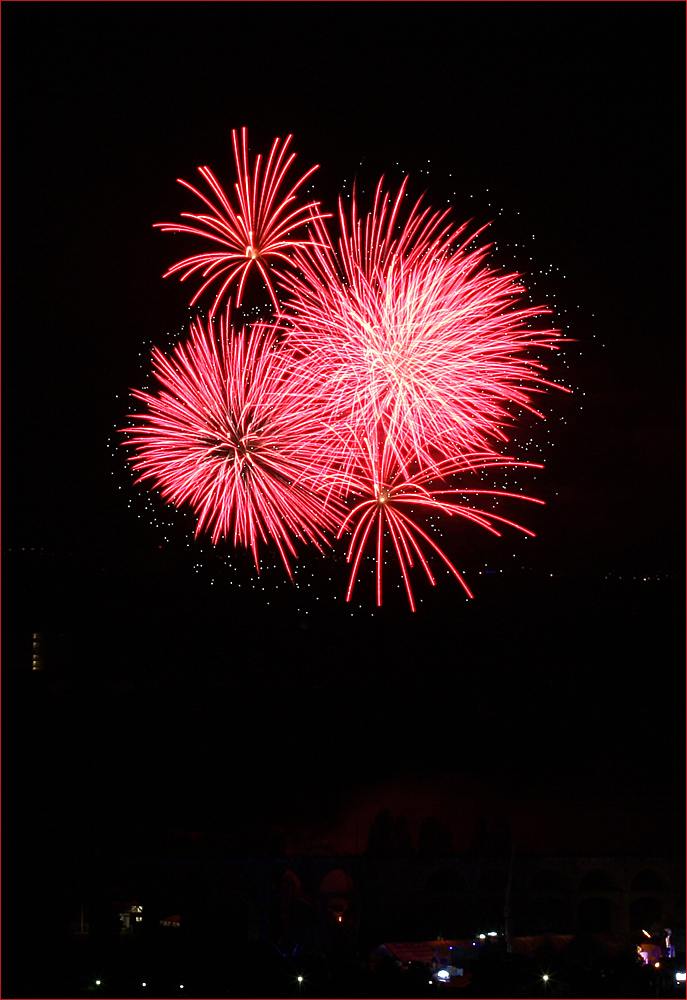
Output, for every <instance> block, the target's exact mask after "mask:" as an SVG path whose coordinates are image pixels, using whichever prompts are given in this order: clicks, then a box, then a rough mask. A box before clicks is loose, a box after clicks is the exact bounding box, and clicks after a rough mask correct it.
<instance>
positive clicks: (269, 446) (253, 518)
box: [125, 310, 342, 575]
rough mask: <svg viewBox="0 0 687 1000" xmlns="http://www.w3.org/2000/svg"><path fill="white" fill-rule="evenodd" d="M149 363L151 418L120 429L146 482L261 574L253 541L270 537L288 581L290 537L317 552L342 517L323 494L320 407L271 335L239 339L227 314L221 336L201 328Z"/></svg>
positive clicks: (325, 457)
mask: <svg viewBox="0 0 687 1000" xmlns="http://www.w3.org/2000/svg"><path fill="white" fill-rule="evenodd" d="M153 366H154V372H155V374H156V376H157V378H158V380H159V382H160V383H161V389H160V391H159V392H158V393H157V395H151V394H149V393H147V392H139V391H135V392H134V393H133V395H134V396H135V398H136V399H138V400H139V401H140V402H142V403H144V404H145V406H146V412H145V413H141V414H137V415H136V416H135V417H134V418H133V419H134V421H135V424H134V427H133V429H130V430H128V431H126V432H125V433H127V434H128V440H127V444H129V445H131V446H133V447H134V448H135V449H136V454H135V455H133V456H131V460H132V462H133V466H134V468H135V469H137V470H139V471H140V472H141V475H140V477H139V481H140V480H144V479H152V480H153V481H154V483H155V485H156V486H157V487H158V488H159V489H160V490H161V491H162V496H163V497H164V498H165V499H166V500H167V501H169V502H170V503H173V504H175V505H177V506H180V505H183V504H188V505H189V506H190V507H191V508H192V509H193V511H194V513H195V515H196V517H197V527H196V534H198V533H199V532H201V531H203V530H207V531H209V532H210V534H211V537H212V541H213V543H216V542H217V541H219V539H220V538H224V537H232V538H233V541H234V544H236V545H241V546H246V547H249V548H250V549H251V550H252V552H253V558H254V560H255V565H256V568H257V569H258V571H259V560H258V545H259V543H267V542H268V540H270V539H271V540H272V541H273V542H274V544H275V545H276V546H277V549H278V550H279V553H280V555H281V558H282V560H283V562H284V565H285V566H286V568H287V570H288V572H289V575H291V569H290V564H289V556H295V554H296V553H295V548H294V541H295V540H301V541H305V542H312V543H314V544H315V545H316V546H317V547H318V548H320V549H322V546H323V545H325V544H328V543H327V534H328V533H330V532H333V531H335V530H336V529H337V528H338V526H339V524H340V523H341V516H342V515H341V508H339V507H338V506H337V505H336V504H335V503H330V504H327V503H326V502H325V499H323V497H322V494H321V492H320V489H321V488H322V487H323V485H324V486H325V487H326V484H327V483H328V482H330V480H331V475H330V468H331V460H330V457H329V455H330V453H331V447H330V444H329V442H328V441H327V440H326V434H325V432H324V431H323V423H322V419H321V412H320V409H321V403H320V400H319V398H318V397H317V396H316V395H314V394H313V393H312V392H311V391H310V386H309V385H308V384H306V383H305V382H304V381H303V379H302V378H301V377H300V375H299V372H298V371H297V370H295V369H294V364H293V359H292V357H291V355H290V354H289V352H288V351H286V350H285V349H283V348H281V347H280V346H279V345H278V344H277V343H276V340H275V336H274V331H273V330H272V329H271V328H266V327H264V326H262V325H258V326H256V327H254V328H253V329H252V331H251V333H250V334H249V335H246V334H245V332H240V333H234V334H233V335H232V331H231V330H230V325H229V311H228V310H227V314H226V317H222V319H221V321H220V325H219V335H218V336H217V335H216V331H215V327H214V325H213V323H212V321H210V322H209V323H208V326H207V329H206V328H204V326H203V324H202V323H201V322H200V320H196V322H195V323H193V324H192V325H191V333H190V337H189V340H188V342H187V343H186V344H181V345H179V346H177V347H176V348H175V350H174V352H173V353H172V355H171V357H169V358H167V357H165V356H164V355H163V354H162V353H161V352H160V351H159V350H157V349H154V350H153Z"/></svg>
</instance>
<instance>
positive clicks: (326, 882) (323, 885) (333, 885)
mask: <svg viewBox="0 0 687 1000" xmlns="http://www.w3.org/2000/svg"><path fill="white" fill-rule="evenodd" d="M320 892H328V893H333V894H335V895H339V896H340V895H342V894H343V895H346V894H348V893H350V892H353V880H352V879H351V877H350V875H347V874H346V872H345V871H343V869H341V868H333V869H332V871H330V872H328V873H327V874H326V875H325V877H324V878H323V879H322V881H321V882H320Z"/></svg>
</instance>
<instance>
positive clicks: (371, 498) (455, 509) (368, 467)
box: [337, 435, 544, 611]
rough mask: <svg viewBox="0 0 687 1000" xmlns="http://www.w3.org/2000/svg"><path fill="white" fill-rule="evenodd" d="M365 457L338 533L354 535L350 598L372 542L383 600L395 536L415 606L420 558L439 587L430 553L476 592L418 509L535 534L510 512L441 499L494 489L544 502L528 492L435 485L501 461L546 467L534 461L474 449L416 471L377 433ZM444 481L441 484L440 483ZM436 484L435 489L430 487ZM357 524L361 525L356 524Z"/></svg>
mask: <svg viewBox="0 0 687 1000" xmlns="http://www.w3.org/2000/svg"><path fill="white" fill-rule="evenodd" d="M359 459H360V462H361V465H360V468H359V470H358V472H357V473H356V474H354V475H350V474H349V478H348V485H349V487H351V488H353V489H354V491H355V493H356V494H357V495H358V496H359V497H362V499H360V500H359V502H358V503H357V504H356V506H355V507H353V509H352V510H350V512H349V513H348V516H347V517H346V518H345V520H344V521H343V523H342V524H341V527H340V528H339V532H338V535H337V538H340V537H341V536H342V535H343V534H344V532H345V531H351V530H352V534H351V538H350V541H349V545H348V552H347V556H346V560H347V562H349V563H352V568H351V575H350V579H349V583H348V591H347V594H346V600H347V601H350V599H351V595H352V593H353V587H354V586H355V582H356V578H357V575H358V570H359V567H360V562H361V559H362V557H363V554H364V553H365V551H366V549H367V548H368V541H370V539H371V544H372V545H373V546H374V552H375V560H376V579H377V605H378V606H381V604H382V565H383V561H384V560H383V557H384V548H385V543H387V542H388V539H390V540H391V542H392V545H393V551H394V552H395V555H396V558H397V560H398V564H399V566H400V569H401V574H402V576H403V582H404V584H405V589H406V594H407V595H408V602H409V604H410V607H411V610H412V611H415V599H414V596H413V591H412V587H411V583H410V575H409V571H410V570H411V569H412V568H413V567H414V565H415V562H416V561H417V562H418V563H419V564H420V565H421V566H422V568H423V569H424V571H425V573H426V575H427V578H428V580H429V582H430V583H431V584H432V586H434V585H435V584H436V580H435V578H434V575H433V573H432V570H431V568H430V563H429V561H428V557H427V554H428V550H429V553H430V554H431V553H433V554H434V555H435V556H438V557H439V559H441V561H442V562H443V563H444V564H445V565H446V567H447V568H448V570H449V571H450V572H451V573H452V574H453V576H455V577H456V579H457V580H458V581H459V583H460V584H461V586H462V587H463V589H464V590H465V592H466V594H467V595H468V597H472V596H473V595H472V592H471V591H470V589H469V587H468V585H467V584H466V582H465V580H464V579H463V577H462V576H461V574H460V573H459V572H458V570H457V569H456V567H455V566H454V564H453V563H452V562H451V560H450V559H449V558H448V556H447V555H446V553H445V552H443V551H442V549H441V548H440V547H439V546H438V545H437V543H436V542H435V541H434V539H433V538H432V537H431V536H430V535H429V534H428V533H427V531H425V530H424V529H423V528H422V527H421V526H420V525H419V524H418V523H417V522H416V521H414V520H413V518H412V516H411V515H410V513H407V512H406V511H408V510H410V511H411V512H412V510H415V511H418V510H419V511H422V512H425V513H427V512H428V511H439V512H441V513H443V514H447V515H449V516H452V515H458V516H459V517H462V518H465V519H466V520H468V521H471V522H473V523H474V524H478V525H479V526H480V527H482V528H485V529H486V530H487V531H490V532H491V533H492V534H494V535H499V536H500V534H501V532H500V531H498V529H497V528H496V527H495V526H494V523H493V522H498V523H499V524H506V525H509V526H510V527H512V528H516V529H517V530H518V531H522V532H524V534H526V535H530V536H533V535H534V532H532V531H530V530H529V529H528V528H524V527H523V526H522V525H520V524H516V523H515V521H509V520H508V519H507V518H505V517H501V516H499V515H497V514H494V513H493V512H491V511H484V510H476V509H474V508H472V507H467V506H465V505H464V504H461V503H447V502H446V501H445V500H443V499H439V498H440V497H443V496H445V495H447V494H454V495H455V494H460V495H468V494H470V495H471V494H488V495H490V496H494V497H513V498H516V499H518V500H530V501H532V502H533V503H539V504H541V503H543V502H544V501H543V500H537V499H536V498H534V497H527V496H523V495H522V494H520V493H507V492H504V491H496V490H482V489H461V488H452V489H436V488H431V484H432V483H436V481H437V479H438V477H441V478H444V477H449V476H454V475H456V474H461V473H463V474H464V473H467V472H475V471H476V470H479V469H484V468H487V467H489V466H496V465H509V466H510V465H519V466H528V467H530V468H541V466H540V465H537V464H535V463H532V462H516V461H515V460H514V459H511V458H507V457H502V458H499V457H498V456H495V455H494V454H493V453H490V452H487V453H482V454H479V453H473V454H471V455H466V456H463V457H461V458H452V459H448V460H445V461H442V462H441V463H439V465H437V464H434V466H433V467H432V469H427V468H420V469H419V470H417V471H416V472H415V473H414V474H413V473H411V472H409V471H408V470H409V467H410V465H411V464H412V462H413V459H412V457H409V460H407V461H406V462H400V461H399V459H398V456H397V454H396V451H395V450H394V449H392V448H391V447H390V445H389V442H388V441H384V442H383V443H382V444H379V443H378V442H377V441H376V440H375V437H374V435H372V436H371V437H365V438H364V439H363V440H362V441H361V442H360V448H359ZM437 485H439V484H437ZM428 487H430V488H428ZM353 525H355V527H353Z"/></svg>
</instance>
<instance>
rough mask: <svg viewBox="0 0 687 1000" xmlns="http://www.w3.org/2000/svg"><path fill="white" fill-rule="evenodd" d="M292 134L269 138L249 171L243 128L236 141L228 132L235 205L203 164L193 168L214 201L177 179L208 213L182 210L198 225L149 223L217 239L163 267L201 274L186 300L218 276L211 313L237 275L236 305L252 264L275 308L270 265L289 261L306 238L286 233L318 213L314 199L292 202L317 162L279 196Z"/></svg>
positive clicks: (184, 273)
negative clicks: (207, 248)
mask: <svg viewBox="0 0 687 1000" xmlns="http://www.w3.org/2000/svg"><path fill="white" fill-rule="evenodd" d="M291 139H292V136H290V135H289V136H287V137H286V139H285V140H284V141H283V143H282V141H281V139H275V140H274V143H273V145H272V149H271V150H270V153H269V156H268V159H267V163H266V164H265V168H264V173H263V172H262V156H260V155H258V156H257V157H256V159H255V163H254V165H253V169H252V171H251V168H250V162H249V157H248V145H247V135H246V129H245V128H244V129H242V130H241V142H240V145H239V137H238V134H237V132H236V131H233V132H232V142H233V146H234V159H235V161H236V171H237V174H238V181H237V183H236V184H235V189H236V198H237V202H238V207H237V208H235V207H234V206H233V205H232V204H231V202H230V201H229V199H228V197H227V195H226V194H225V192H224V191H223V189H222V187H221V186H220V184H219V182H218V180H217V179H216V177H215V176H214V174H213V173H212V172H211V170H210V169H209V168H208V167H199V168H198V171H199V173H200V175H201V176H202V177H203V179H204V180H205V181H206V182H207V184H208V185H209V187H210V188H211V190H212V192H213V193H214V195H215V197H216V199H217V202H218V203H219V207H218V205H216V204H214V203H213V202H212V201H211V200H210V199H209V198H207V197H206V196H205V195H204V194H202V193H201V192H200V191H198V190H197V189H196V188H195V187H193V186H192V185H191V184H188V183H187V182H186V181H183V180H181V179H178V182H179V184H183V186H184V187H186V188H188V189H189V191H192V192H193V193H194V194H195V195H197V196H198V197H199V198H200V199H201V201H203V202H205V204H206V205H207V206H208V208H209V209H210V212H211V213H212V214H211V215H193V214H191V213H189V212H182V213H181V215H182V218H187V219H193V220H195V222H197V223H199V226H200V227H204V228H200V227H199V226H193V225H183V224H181V223H174V222H158V223H156V224H155V228H157V229H162V231H163V232H178V233H192V234H194V235H196V236H202V237H204V238H205V239H209V240H212V241H213V242H215V243H218V244H220V246H221V248H222V249H220V250H218V251H217V252H216V253H204V254H197V255H195V256H193V257H187V258H185V259H184V260H180V261H179V262H178V263H176V264H174V265H173V266H172V267H170V268H169V269H168V271H167V272H166V273H165V275H164V277H165V278H167V277H169V275H171V274H177V273H179V272H181V280H182V281H186V279H187V278H189V277H191V276H192V275H195V274H196V273H197V272H198V271H200V272H201V277H202V278H205V279H207V280H205V281H204V282H203V283H202V284H201V286H200V288H199V289H198V291H197V292H196V293H195V295H194V296H193V298H192V299H191V302H190V305H195V303H196V302H197V301H198V299H199V298H200V296H201V295H202V294H203V292H204V291H205V289H206V288H208V286H209V285H211V284H213V282H218V281H219V282H221V285H220V288H219V291H218V292H217V294H216V295H215V299H214V302H213V305H212V308H211V310H210V317H212V316H214V314H215V312H216V310H217V308H218V306H219V305H220V303H221V301H222V299H223V297H224V295H225V293H226V292H227V290H228V289H229V287H230V286H231V284H232V283H233V282H235V281H236V280H238V289H237V294H236V305H237V306H240V305H241V298H242V295H243V289H244V284H245V281H246V278H247V276H248V274H249V272H250V271H251V269H254V268H257V270H258V271H259V272H260V274H261V275H262V278H263V280H264V282H265V285H266V286H267V289H268V291H269V294H270V297H271V299H272V302H273V303H274V306H275V308H276V309H278V308H279V305H278V303H277V297H276V292H275V289H274V285H273V283H272V280H271V278H270V273H269V272H270V270H274V271H275V272H276V271H278V269H277V268H275V266H274V264H275V261H278V262H286V263H289V264H290V263H291V259H290V257H289V254H288V253H287V252H286V251H289V252H292V251H293V250H294V249H296V248H299V247H300V248H302V247H304V246H306V245H307V240H294V239H292V238H291V234H292V233H293V232H294V230H297V229H300V228H302V227H303V226H304V225H306V224H307V223H309V222H311V221H312V220H313V219H318V218H322V216H320V215H319V213H318V212H317V208H318V206H319V202H315V201H313V202H308V203H307V204H305V205H300V206H298V207H292V206H293V203H294V201H295V199H296V192H297V191H298V189H299V188H300V187H302V185H303V184H304V183H305V181H306V180H307V179H308V178H309V177H310V176H311V174H312V173H313V172H314V171H315V170H317V166H315V167H311V169H310V170H308V171H307V173H305V174H303V176H302V177H301V178H300V179H299V180H298V181H297V182H296V183H295V184H294V185H293V186H292V187H291V188H290V189H289V190H288V192H287V193H286V194H285V195H284V196H283V197H281V196H280V195H279V191H280V189H281V187H282V185H283V182H284V179H285V177H286V174H287V172H288V170H289V168H290V167H291V165H292V163H293V161H294V160H295V158H296V154H295V153H291V155H290V156H288V158H287V149H288V146H289V143H290V142H291Z"/></svg>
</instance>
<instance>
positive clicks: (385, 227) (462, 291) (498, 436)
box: [280, 187, 559, 465]
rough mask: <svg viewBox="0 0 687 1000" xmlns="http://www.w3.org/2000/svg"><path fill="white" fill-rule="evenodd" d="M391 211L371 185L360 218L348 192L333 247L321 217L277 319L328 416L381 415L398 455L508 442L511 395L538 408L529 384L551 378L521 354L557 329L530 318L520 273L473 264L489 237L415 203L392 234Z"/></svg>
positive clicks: (425, 459) (347, 422)
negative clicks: (477, 237)
mask: <svg viewBox="0 0 687 1000" xmlns="http://www.w3.org/2000/svg"><path fill="white" fill-rule="evenodd" d="M402 193H403V188H402V189H401V194H402ZM399 210H400V194H399V197H397V198H396V200H395V201H394V203H393V205H392V203H391V200H390V199H389V197H388V196H387V195H384V194H383V193H382V191H381V187H378V189H377V195H376V197H375V204H374V208H373V211H372V213H370V215H368V216H367V218H366V220H365V223H364V224H363V223H362V222H361V220H360V219H359V218H358V214H357V207H356V205H355V201H354V203H353V207H352V209H351V225H350V232H349V226H348V223H347V220H346V217H345V214H344V210H343V207H341V206H340V211H339V223H340V228H341V236H340V239H339V241H338V252H337V250H336V249H335V248H334V245H333V243H332V242H331V240H330V239H329V238H328V237H327V233H326V229H325V227H324V226H323V224H322V222H321V221H318V222H317V223H316V224H315V228H316V232H317V240H316V245H311V246H310V247H309V248H308V250H307V253H306V252H303V251H299V252H297V253H296V260H297V264H298V268H299V272H300V273H299V274H297V275H289V276H288V277H285V280H284V284H285V286H286V287H287V289H288V291H289V294H290V300H289V303H288V309H286V310H284V311H283V312H282V313H281V315H280V322H282V323H283V324H284V326H285V327H287V326H289V325H290V327H291V329H290V331H289V334H288V337H289V341H290V343H291V346H292V347H293V349H294V350H295V351H296V352H297V353H298V354H299V356H300V357H301V358H302V364H303V365H304V366H305V367H308V368H310V370H311V372H312V377H313V379H316V378H318V377H319V378H320V380H321V386H322V391H323V393H324V394H326V397H327V401H328V408H329V410H330V413H331V418H330V419H331V420H332V421H339V422H341V423H342V424H343V425H344V426H348V427H349V430H350V433H351V434H352V435H355V434H356V433H357V431H358V428H359V426H361V425H369V424H377V423H381V424H382V425H383V426H384V429H385V433H386V435H387V436H388V438H389V439H390V442H391V446H392V448H393V449H395V451H396V454H397V455H399V456H400V455H401V454H404V453H407V451H408V449H409V447H411V448H412V451H414V453H415V456H416V457H417V459H418V460H419V461H420V462H421V463H423V464H430V465H431V463H432V462H433V461H434V456H435V454H436V453H437V452H438V453H439V455H440V456H441V457H450V456H451V455H453V454H454V453H455V452H460V453H467V452H471V451H475V450H477V451H483V450H485V449H493V447H494V443H495V442H496V441H500V442H504V441H507V440H508V438H507V436H506V434H505V432H504V428H505V427H507V426H508V425H509V424H511V423H512V422H513V416H512V413H511V410H512V408H513V405H515V406H518V407H520V408H521V409H526V410H530V411H531V412H532V413H535V414H537V415H540V414H538V411H537V410H536V409H535V408H534V406H533V403H532V395H533V394H534V393H536V392H539V391H543V390H545V389H546V388H547V387H549V386H551V385H552V384H553V383H551V382H549V381H547V380H546V379H545V378H544V377H543V375H542V372H544V371H545V370H546V369H545V367H544V366H543V365H542V364H541V363H540V362H538V361H536V360H534V359H532V358H531V357H530V356H528V354H529V352H530V351H531V350H532V349H540V350H541V349H542V348H547V349H555V347H556V346H557V344H556V341H557V339H558V336H559V334H558V332H557V331H555V330H551V329H547V330H531V329H528V325H529V324H530V322H531V320H533V319H534V318H535V317H538V316H541V315H542V314H544V313H546V312H548V311H549V310H547V309H545V308H541V307H534V306H526V305H522V304H520V303H519V300H520V299H521V297H522V295H523V293H524V288H523V286H522V285H520V284H518V283H517V279H518V277H519V276H518V275H516V274H500V273H497V272H496V271H494V270H489V269H488V268H487V267H485V266H483V262H484V259H485V257H486V255H487V253H488V247H481V248H477V249H473V250H468V246H469V244H470V243H471V242H472V241H473V239H474V236H473V237H470V238H469V239H467V240H466V239H465V238H464V230H465V227H464V226H463V227H461V228H459V229H451V228H450V227H446V226H443V227H442V224H443V222H444V218H445V214H442V215H439V214H434V215H432V214H430V213H429V212H428V211H425V212H420V209H419V203H418V204H417V205H416V206H415V207H414V208H413V209H412V210H411V212H410V215H409V217H408V220H407V221H406V223H405V224H404V225H403V227H402V228H401V231H400V233H399V235H398V236H396V237H394V229H395V228H397V227H398V225H400V223H399Z"/></svg>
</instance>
